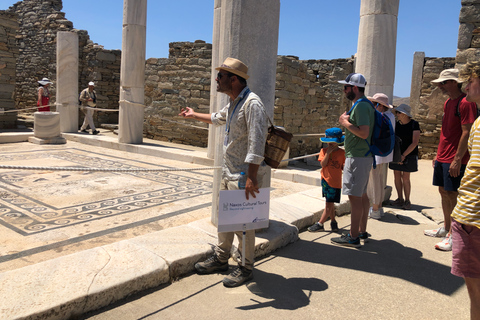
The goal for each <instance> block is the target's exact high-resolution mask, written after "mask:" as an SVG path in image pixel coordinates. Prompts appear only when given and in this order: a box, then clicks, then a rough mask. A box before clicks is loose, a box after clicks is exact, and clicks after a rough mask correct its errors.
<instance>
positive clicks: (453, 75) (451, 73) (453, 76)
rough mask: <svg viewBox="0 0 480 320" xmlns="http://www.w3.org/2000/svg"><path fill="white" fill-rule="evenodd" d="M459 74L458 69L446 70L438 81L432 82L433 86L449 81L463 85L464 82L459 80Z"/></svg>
mask: <svg viewBox="0 0 480 320" xmlns="http://www.w3.org/2000/svg"><path fill="white" fill-rule="evenodd" d="M458 73H459V72H458V69H445V70H443V71H442V72H440V76H439V77H438V79H435V80H432V81H430V82H431V83H433V84H437V83H440V82H443V81H447V80H454V81H456V82H458V83H461V82H463V81H462V80H460V79H458Z"/></svg>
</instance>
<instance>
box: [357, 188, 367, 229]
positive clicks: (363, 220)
mask: <svg viewBox="0 0 480 320" xmlns="http://www.w3.org/2000/svg"><path fill="white" fill-rule="evenodd" d="M362 208H363V212H362V217H361V219H360V229H359V231H360V232H367V222H368V210H369V209H370V199H368V196H367V194H366V193H364V194H363V196H362Z"/></svg>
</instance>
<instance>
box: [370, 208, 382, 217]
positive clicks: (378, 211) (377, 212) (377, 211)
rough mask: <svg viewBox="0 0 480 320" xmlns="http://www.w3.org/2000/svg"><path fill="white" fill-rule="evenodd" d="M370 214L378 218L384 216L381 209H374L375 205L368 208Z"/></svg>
mask: <svg viewBox="0 0 480 320" xmlns="http://www.w3.org/2000/svg"><path fill="white" fill-rule="evenodd" d="M368 216H369V217H370V218H372V219H376V220H378V219H380V218H381V217H382V216H381V214H380V210H373V207H370V209H368Z"/></svg>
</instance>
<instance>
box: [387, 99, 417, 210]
mask: <svg viewBox="0 0 480 320" xmlns="http://www.w3.org/2000/svg"><path fill="white" fill-rule="evenodd" d="M394 112H395V114H396V116H397V122H396V124H395V135H396V136H398V137H399V138H400V139H402V144H401V146H400V149H401V151H402V159H401V161H400V162H399V163H395V162H390V163H389V164H388V167H389V168H390V169H392V170H393V175H394V180H395V189H396V190H397V195H398V198H397V199H396V200H395V201H393V202H392V205H394V206H396V207H401V208H403V209H405V210H410V209H411V207H412V203H411V202H410V193H411V191H412V185H411V182H410V173H412V172H417V171H418V141H419V140H420V125H419V124H418V122H417V121H415V120H413V119H412V114H411V113H410V112H411V108H410V106H409V105H406V104H401V105H399V106H398V107H396V108H395V109H394Z"/></svg>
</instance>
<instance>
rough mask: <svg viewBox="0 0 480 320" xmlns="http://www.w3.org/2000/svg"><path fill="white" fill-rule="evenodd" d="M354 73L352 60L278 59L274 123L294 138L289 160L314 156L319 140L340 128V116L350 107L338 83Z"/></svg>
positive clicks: (285, 57) (282, 57)
mask: <svg viewBox="0 0 480 320" xmlns="http://www.w3.org/2000/svg"><path fill="white" fill-rule="evenodd" d="M351 72H353V59H336V60H298V59H297V58H296V57H291V56H279V57H278V58H277V79H276V86H275V109H274V110H275V111H274V119H275V120H274V123H275V125H279V126H282V127H285V129H286V130H287V131H289V132H291V133H293V134H294V137H293V139H292V141H291V143H290V156H299V155H305V154H312V153H316V152H318V151H319V150H320V146H321V143H320V140H319V136H318V135H317V136H309V135H311V134H319V133H324V132H325V130H326V129H327V128H329V127H333V126H337V127H338V126H339V124H338V118H339V116H340V115H341V114H342V113H343V112H344V111H345V110H347V109H348V107H349V106H351V103H350V101H348V100H347V99H344V94H343V86H342V85H340V84H339V83H338V80H340V79H345V78H346V76H347V75H348V74H349V73H351Z"/></svg>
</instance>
